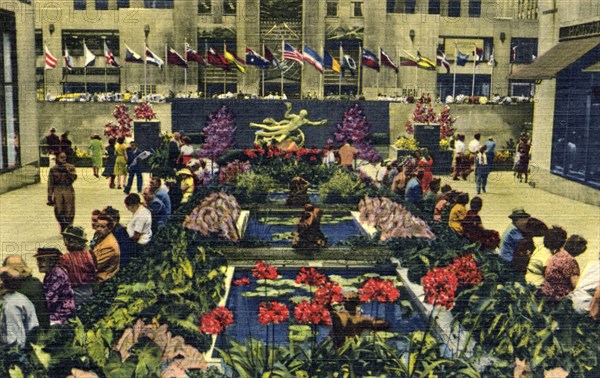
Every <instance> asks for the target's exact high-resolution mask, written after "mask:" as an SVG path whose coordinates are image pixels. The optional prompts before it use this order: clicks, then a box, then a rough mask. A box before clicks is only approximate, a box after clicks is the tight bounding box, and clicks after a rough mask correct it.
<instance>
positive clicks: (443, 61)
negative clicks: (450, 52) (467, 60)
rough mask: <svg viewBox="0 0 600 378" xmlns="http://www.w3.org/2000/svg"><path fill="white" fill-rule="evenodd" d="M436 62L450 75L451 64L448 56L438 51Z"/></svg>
mask: <svg viewBox="0 0 600 378" xmlns="http://www.w3.org/2000/svg"><path fill="white" fill-rule="evenodd" d="M435 62H436V63H437V65H438V66H443V67H444V68H445V69H446V73H450V62H448V59H446V54H444V53H443V52H442V51H440V50H438V51H437V57H436V60H435Z"/></svg>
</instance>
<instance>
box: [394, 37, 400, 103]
mask: <svg viewBox="0 0 600 378" xmlns="http://www.w3.org/2000/svg"><path fill="white" fill-rule="evenodd" d="M396 59H397V61H396V62H397V63H396V64H397V65H398V71H396V81H395V82H394V98H396V97H398V78H399V77H400V52H399V49H398V46H396Z"/></svg>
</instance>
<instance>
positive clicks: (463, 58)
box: [456, 49, 469, 66]
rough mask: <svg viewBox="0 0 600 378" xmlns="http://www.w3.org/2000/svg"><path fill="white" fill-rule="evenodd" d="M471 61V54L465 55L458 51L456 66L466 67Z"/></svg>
mask: <svg viewBox="0 0 600 378" xmlns="http://www.w3.org/2000/svg"><path fill="white" fill-rule="evenodd" d="M468 61H469V54H463V53H462V52H460V50H459V49H456V65H458V66H464V65H466V64H467V62H468Z"/></svg>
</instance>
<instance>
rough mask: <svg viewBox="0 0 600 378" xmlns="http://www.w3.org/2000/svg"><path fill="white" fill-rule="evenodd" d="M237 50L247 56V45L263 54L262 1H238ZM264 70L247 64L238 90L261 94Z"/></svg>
mask: <svg viewBox="0 0 600 378" xmlns="http://www.w3.org/2000/svg"><path fill="white" fill-rule="evenodd" d="M236 18H237V51H236V54H237V55H238V56H239V57H241V58H245V55H246V47H248V48H251V49H252V50H254V51H256V52H257V53H258V54H262V46H261V44H260V1H259V0H238V1H237V15H236ZM261 75H262V71H261V70H260V69H258V68H257V67H256V66H246V74H243V73H241V72H239V73H238V74H237V76H238V92H242V93H248V94H256V95H261V88H260V85H261V82H260V80H261Z"/></svg>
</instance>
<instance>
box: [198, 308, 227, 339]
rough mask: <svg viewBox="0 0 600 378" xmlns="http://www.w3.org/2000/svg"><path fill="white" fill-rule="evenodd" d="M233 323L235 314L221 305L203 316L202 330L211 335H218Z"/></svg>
mask: <svg viewBox="0 0 600 378" xmlns="http://www.w3.org/2000/svg"><path fill="white" fill-rule="evenodd" d="M232 324H233V314H232V313H231V311H229V310H228V309H227V308H225V307H223V306H219V307H217V308H215V309H214V310H212V311H209V312H207V313H206V314H204V315H203V316H202V321H201V325H200V330H201V331H202V332H204V333H208V334H210V335H218V334H219V333H221V332H223V331H224V330H225V328H227V327H229V326H230V325H232Z"/></svg>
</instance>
